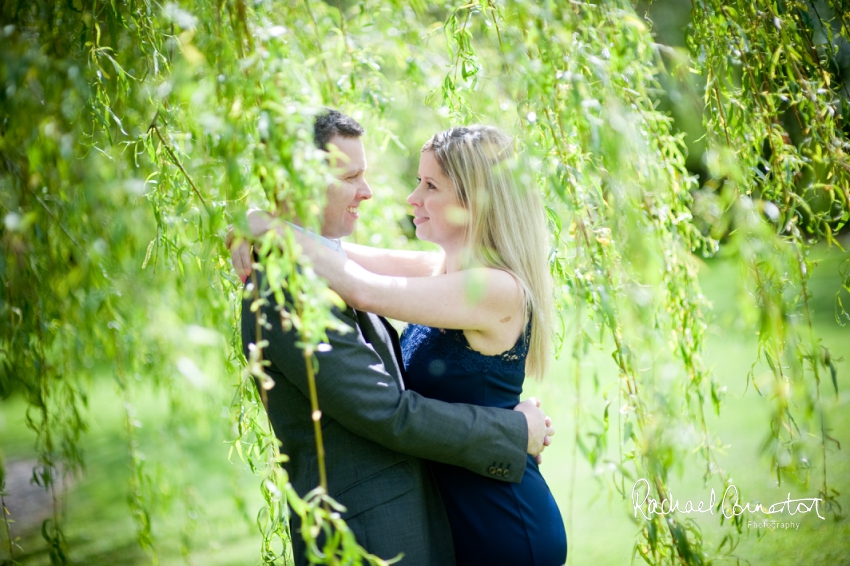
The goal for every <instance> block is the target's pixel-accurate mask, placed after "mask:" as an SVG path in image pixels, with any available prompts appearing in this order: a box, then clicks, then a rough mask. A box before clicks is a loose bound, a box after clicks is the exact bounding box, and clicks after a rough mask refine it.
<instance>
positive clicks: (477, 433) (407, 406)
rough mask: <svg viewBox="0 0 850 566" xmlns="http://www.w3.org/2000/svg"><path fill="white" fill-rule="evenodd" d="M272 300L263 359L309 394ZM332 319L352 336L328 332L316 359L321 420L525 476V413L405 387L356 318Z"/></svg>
mask: <svg viewBox="0 0 850 566" xmlns="http://www.w3.org/2000/svg"><path fill="white" fill-rule="evenodd" d="M269 299H270V301H269V303H270V304H268V305H267V306H264V307H263V309H262V310H263V312H264V314H265V315H266V320H267V321H268V323H269V324H270V328H269V327H268V326H267V327H266V329H265V330H264V331H263V335H262V338H263V339H265V340H268V342H269V345H268V346H267V347H266V348H265V349H264V352H263V357H264V358H266V359H268V360H269V361H271V363H272V364H273V365H274V366H276V367H277V368H279V369H280V370H281V371H282V372H283V374H284V375H285V377H286V379H287V380H289V381H290V382H292V383H293V384H294V385H295V386H296V387H297V388H298V389H299V390H300V391H301V392H302V393H303V394H304V395H305V396H309V388H308V379H307V371H306V360H305V358H304V353H303V350H302V349H301V348H300V347H299V345H298V342H299V337H298V333H297V331H295V330H294V329H291V330H289V331H284V330H283V328H282V326H281V322H280V313H279V312H278V311H277V306H276V303H275V301H274V299H273V298H271V297H270V298H269ZM334 315H336V316H337V318H339V319H340V320H341V321H343V322H344V323H345V324H346V325H347V326H349V327H350V328H351V331H350V332H346V333H339V332H333V331H328V340H329V343H330V346H331V349H330V350H329V351H326V352H320V353H317V354H316V358H317V360H318V369H319V371H318V372H316V378H315V379H316V388H317V393H318V400H319V409H320V410H321V411H322V414H323V415H324V416H327V417H330V418H332V419H334V420H336V421H337V422H339V423H340V424H341V425H342V426H344V427H345V428H347V429H349V430H350V431H351V432H353V433H354V434H357V435H358V436H362V437H364V438H366V439H368V440H371V441H373V442H375V443H377V444H380V445H382V446H385V447H386V448H389V449H391V450H394V451H396V452H401V453H404V454H409V455H412V456H416V457H419V458H424V459H426V460H434V461H436V462H442V463H445V464H452V465H455V466H460V467H463V468H466V469H468V470H470V471H472V472H475V473H478V474H481V475H483V476H486V477H489V478H492V479H498V480H502V481H507V482H519V481H520V480H521V479H522V475H523V473H524V472H525V464H526V449H527V446H528V428H527V425H526V420H525V416H524V415H523V414H522V413H519V412H518V411H513V410H507V409H498V408H492V407H481V406H478V405H468V404H459V403H446V402H443V401H438V400H435V399H429V398H426V397H423V396H421V395H419V394H418V393H416V392H413V391H407V390H406V391H402V390H400V389H399V388H398V386H397V385H396V383H395V380H394V378H393V376H391V375H390V374H389V373H387V371H386V369H385V367H384V364H383V361H382V360H381V358H380V356H379V355H378V354H377V353H376V352H375V350H374V349H373V348H372V346H371V345H370V344H369V343H368V342H367V341H366V340H365V339H364V337H363V335H362V333H361V331H360V327H359V326H358V325H357V324H356V323H355V321H354V319H352V318H351V317H350V316H349V315H348V314H346V313H342V312H340V311H339V310H337V309H334ZM503 470H508V471H509V472H508V473H504V471H503ZM497 471H498V472H497ZM505 476H507V477H505Z"/></svg>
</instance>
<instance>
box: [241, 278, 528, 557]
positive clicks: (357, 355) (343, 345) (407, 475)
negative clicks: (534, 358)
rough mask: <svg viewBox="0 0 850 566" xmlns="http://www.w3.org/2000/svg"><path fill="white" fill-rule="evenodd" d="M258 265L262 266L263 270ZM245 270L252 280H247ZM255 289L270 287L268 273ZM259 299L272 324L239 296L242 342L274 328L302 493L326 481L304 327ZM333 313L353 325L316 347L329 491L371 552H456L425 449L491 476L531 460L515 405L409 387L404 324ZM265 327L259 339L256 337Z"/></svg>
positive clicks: (300, 550) (272, 396) (284, 434)
mask: <svg viewBox="0 0 850 566" xmlns="http://www.w3.org/2000/svg"><path fill="white" fill-rule="evenodd" d="M258 275H259V273H258ZM249 281H250V280H249ZM258 281H259V282H260V289H263V288H264V286H265V285H264V284H263V283H262V281H261V278H259V277H258ZM268 301H269V303H270V304H269V305H268V306H265V307H263V308H262V309H261V312H262V313H263V314H264V315H265V316H266V319H267V321H268V322H269V323H270V324H271V328H270V329H261V336H260V337H258V336H257V335H256V329H257V315H255V313H252V312H251V309H250V304H251V300H250V299H246V300H244V301H243V303H242V344H243V349H244V351H245V354H246V356H247V355H248V345H249V344H252V343H256V342H257V341H259V340H268V341H269V345H268V346H267V347H266V348H265V349H264V351H263V357H264V359H266V360H269V361H270V362H271V366H270V367H268V368H267V370H266V371H267V372H268V374H269V375H271V377H272V378H273V379H274V380H275V386H274V387H273V388H272V389H271V390H269V391H268V392H267V399H268V405H267V411H268V414H269V419H270V421H271V424H272V427H273V428H274V431H275V434H276V435H277V437H278V439H279V440H280V441H281V443H282V446H281V452H282V453H284V454H287V455H289V458H290V460H289V462H287V463H286V464H285V468H286V469H287V472H288V473H289V477H290V481H291V482H292V485H293V487H294V488H295V490H296V491H297V492H298V494H299V495H302V496H303V495H304V494H306V493H307V492H309V491H310V490H312V489H314V488H315V487H316V486H317V485H318V484H319V476H318V465H317V456H316V443H315V438H314V434H313V424H312V421H311V418H310V414H311V411H310V399H309V393H308V382H307V374H306V366H305V360H304V355H303V351H302V350H301V349H300V348H299V347H298V346H297V343H298V335H297V332H296V331H295V330H294V329H293V330H289V331H284V330H283V328H282V325H281V322H280V311H279V307H278V305H277V303H276V302H275V300H274V296H269V297H268ZM334 314H335V315H336V316H337V318H339V319H340V320H341V321H343V322H344V323H345V324H346V325H348V326H349V327H350V328H351V332H347V333H338V332H330V331H329V332H328V339H329V343H330V346H331V349H330V351H326V352H321V353H318V354H317V358H318V373H317V375H316V387H317V391H318V400H319V408H320V409H321V411H322V421H321V422H322V435H323V437H324V447H325V455H326V456H325V462H326V469H327V475H328V489H329V492H330V495H331V496H332V497H334V498H335V499H336V500H337V501H339V502H340V503H342V504H343V505H345V507H346V508H347V512H346V513H344V514H343V518H344V519H345V520H346V521H347V523H348V525H349V527H350V528H351V529H352V531H353V532H354V534H355V536H356V537H357V541H358V542H359V543H360V544H361V545H362V546H363V547H364V548H366V550H368V551H369V552H371V553H373V554H376V555H378V556H380V557H381V558H385V559H388V558H392V557H394V556H396V555H397V554H398V553H399V552H404V554H405V558H404V559H403V560H402V564H405V565H420V564H421V565H428V566H445V565H447V564H454V550H453V545H452V539H451V532H450V530H449V526H448V521H447V518H446V513H445V509H444V508H443V504H442V500H441V499H440V494H439V491H438V490H437V488H436V486H435V484H434V481H433V479H432V477H431V476H430V474H429V471H428V468H427V466H425V465H424V462H423V461H422V460H420V458H424V459H428V460H435V461H438V462H444V463H448V464H453V465H456V466H462V467H464V468H467V469H469V470H472V471H473V472H476V473H479V474H482V475H484V476H486V477H489V478H495V477H496V476H494V475H493V473H492V471H491V468H493V467H494V466H495V467H497V468H506V467H508V466H510V469H511V470H512V471H513V472H515V473H512V474H511V477H510V479H509V480H505V479H503V478H497V479H502V480H503V481H512V482H519V481H520V479H521V478H522V474H523V472H524V470H525V462H526V448H527V443H528V437H527V434H528V431H527V427H526V421H525V417H524V416H523V415H522V414H521V413H519V412H517V411H508V410H504V409H494V408H487V407H479V406H476V405H463V404H450V403H444V402H441V401H437V400H434V399H427V398H425V397H422V396H421V395H419V394H417V393H415V392H412V391H408V390H405V388H404V381H403V364H402V361H401V351H400V347H399V341H398V334H397V333H396V332H395V330H394V329H393V328H392V326H391V325H390V324H389V323H387V321H386V320H384V319H383V318H381V317H378V316H376V315H374V314H371V313H363V312H357V311H355V310H353V309H350V308H348V309H346V310H345V311H344V312H342V311H339V310H335V312H334ZM258 338H259V340H258ZM297 521H298V519H297V517H295V518H294V519H293V524H292V525H291V529H292V543H293V551H294V554H295V560H296V563H297V564H306V563H307V559H306V557H305V552H306V549H305V546H304V543H303V540H302V537H301V535H300V532H299V524H298V523H297Z"/></svg>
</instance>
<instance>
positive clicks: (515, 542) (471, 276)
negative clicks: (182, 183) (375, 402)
mask: <svg viewBox="0 0 850 566" xmlns="http://www.w3.org/2000/svg"><path fill="white" fill-rule="evenodd" d="M512 159H513V149H512V141H511V139H510V138H509V137H508V136H507V135H505V134H504V133H503V132H501V131H500V130H498V129H496V128H493V127H488V126H471V127H458V128H452V129H450V130H447V131H445V132H442V133H439V134H437V135H435V136H434V137H433V138H432V139H431V140H429V141H428V142H427V143H426V144H425V146H424V147H423V148H422V155H421V160H420V164H419V184H418V186H417V187H416V190H414V192H413V193H412V194H411V195H410V196H409V197H408V199H407V202H408V203H409V204H411V205H412V206H413V213H414V224H415V225H416V235H417V237H419V238H420V239H422V240H425V241H429V242H433V243H435V244H438V245H439V246H440V247H441V248H442V251H443V253H442V254H436V253H427V252H395V251H391V250H380V249H375V248H369V247H365V246H358V245H352V244H344V246H343V247H344V250H345V252H346V254H347V256H348V258H346V257H343V256H342V255H341V254H338V253H334V252H332V251H329V250H328V249H327V248H324V247H323V246H321V245H317V244H316V243H315V242H314V241H313V240H312V239H310V238H309V237H307V236H303V235H299V242H300V243H301V245H302V247H303V248H304V252H305V253H306V254H308V255H309V256H310V257H311V259H312V261H313V266H314V269H315V270H316V272H317V273H318V274H319V275H321V276H323V277H325V278H326V279H327V281H328V284H329V285H330V287H331V288H332V289H333V290H335V291H336V292H337V293H338V294H339V295H340V296H341V297H342V298H343V299H344V300H345V302H346V303H347V304H348V305H349V306H351V307H353V308H355V309H360V310H364V311H370V312H374V313H376V314H379V315H382V316H387V317H390V318H394V319H397V320H403V321H406V322H409V323H410V324H409V325H408V326H407V328H406V329H405V331H404V333H403V335H402V337H401V345H402V355H403V358H404V365H405V369H406V371H407V386H408V387H409V388H410V389H413V390H414V391H417V392H419V393H421V394H422V395H424V396H427V397H432V398H436V399H440V400H443V401H448V402H456V403H473V404H478V405H484V406H492V407H503V408H512V407H513V406H514V405H516V404H517V403H518V402H519V395H520V393H521V392H522V384H523V381H524V378H525V376H526V375H532V376H535V377H541V376H542V375H544V373H545V371H546V367H547V363H548V360H549V345H550V335H551V329H550V325H551V322H552V320H551V319H552V316H553V315H552V310H553V308H552V297H551V280H550V276H549V272H548V266H547V258H546V251H547V246H546V231H545V222H546V221H545V216H544V214H543V208H542V205H541V203H540V201H539V198H538V197H537V195H536V192H535V191H534V190H531V189H526V188H524V187H519V186H517V183H516V182H515V179H514V176H513V172H512V170H511V167H510V166H511V164H512V163H511V162H512ZM252 227H253V229H254V231H255V232H263V231H265V230H266V229H267V228H268V223H267V221H266V220H264V219H261V220H260V221H258V219H257V217H256V216H255V217H254V218H253V219H252ZM458 432H459V433H461V434H462V431H458ZM528 458H529V459H528V462H527V466H526V470H525V473H524V474H523V477H522V481H521V482H520V483H508V482H503V481H499V480H495V479H490V478H487V477H484V476H481V475H478V474H474V473H472V472H470V471H467V470H465V469H461V468H457V467H454V466H450V465H445V464H438V463H432V464H431V468H432V471H433V473H434V476H435V478H436V481H437V484H438V486H439V488H440V492H441V494H442V496H443V502H444V503H445V506H446V510H447V512H448V516H449V523H450V525H451V528H452V534H453V538H454V546H455V553H456V556H457V563H458V564H459V565H477V564H490V565H498V564H506V565H519V564H522V565H546V566H550V565H560V564H563V563H564V562H565V560H566V553H567V541H566V533H565V529H564V523H563V520H562V518H561V514H560V512H559V511H558V507H557V505H556V503H555V500H554V498H553V497H552V494H551V492H550V491H549V488H548V486H547V485H546V482H545V481H544V480H543V477H542V476H541V475H540V471H539V469H538V467H537V462H535V460H534V458H533V457H531V456H529V457H528ZM494 468H495V465H494ZM491 472H492V473H493V474H494V475H500V476H503V477H507V476H509V474H511V473H514V471H513V470H510V469H509V468H508V469H504V470H503V469H501V468H497V469H493V470H491Z"/></svg>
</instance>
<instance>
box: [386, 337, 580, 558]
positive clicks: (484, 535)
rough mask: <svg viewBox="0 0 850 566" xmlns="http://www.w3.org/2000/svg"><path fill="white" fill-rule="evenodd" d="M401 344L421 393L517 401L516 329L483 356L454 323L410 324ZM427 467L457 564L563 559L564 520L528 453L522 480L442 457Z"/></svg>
mask: <svg viewBox="0 0 850 566" xmlns="http://www.w3.org/2000/svg"><path fill="white" fill-rule="evenodd" d="M401 351H402V356H403V358H404V367H405V369H406V370H407V386H408V388H409V389H411V390H413V391H416V392H418V393H420V394H421V395H423V396H425V397H430V398H432V399H440V400H441V401H448V402H450V403H469V404H474V405H482V406H485V407H501V408H504V409H512V408H513V407H514V406H515V405H516V404H517V403H519V396H520V393H522V382H523V380H524V379H525V358H526V355H527V353H528V346H527V344H526V340H525V338H524V337H522V336H521V337H520V339H519V340H518V341H517V343H516V344H515V345H514V347H513V348H511V349H510V350H508V351H507V352H505V353H503V354H500V355H498V356H485V355H484V354H481V353H479V352H476V351H475V350H473V349H472V348H471V347H470V346H469V343H468V342H467V340H466V337H465V336H464V334H463V331H461V330H443V329H440V328H431V327H429V326H420V325H418V324H410V325H408V326H407V328H405V330H404V333H403V334H402V336H401ZM458 433H459V434H462V431H458ZM495 464H497V463H495ZM430 466H431V470H432V471H433V474H434V477H435V479H436V481H437V485H438V486H439V488H440V493H441V495H442V497H443V503H445V506H446V511H447V512H448V516H449V524H450V525H451V529H452V536H453V538H454V547H455V554H456V555H457V564H458V566H477V565H480V564H487V565H489V566H498V565H502V564H504V565H506V566H508V565H509V566H518V565H523V566H525V565H527V566H560V565H561V564H564V562H566V559H567V534H566V530H565V529H564V521H563V519H562V518H561V512H560V511H559V510H558V506H557V504H556V503H555V499H554V498H553V497H552V493H551V492H550V491H549V486H547V485H546V481H545V480H544V479H543V476H541V475H540V469H539V468H538V467H537V462H535V461H534V458H533V457H532V456H528V462H527V464H526V468H525V473H524V474H523V476H522V482H521V483H508V482H504V481H500V480H495V479H491V478H488V477H485V476H482V475H479V474H475V473H473V472H470V471H469V470H466V469H463V468H459V467H456V466H450V465H447V464H440V463H436V462H431V463H430Z"/></svg>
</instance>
